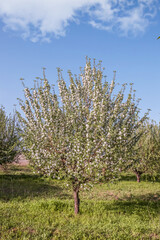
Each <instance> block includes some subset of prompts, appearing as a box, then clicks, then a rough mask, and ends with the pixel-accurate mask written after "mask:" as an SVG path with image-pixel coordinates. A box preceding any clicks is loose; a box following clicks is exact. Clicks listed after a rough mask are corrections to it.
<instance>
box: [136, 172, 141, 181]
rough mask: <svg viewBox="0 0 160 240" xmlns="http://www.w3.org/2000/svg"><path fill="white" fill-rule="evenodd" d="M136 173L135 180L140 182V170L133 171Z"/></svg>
mask: <svg viewBox="0 0 160 240" xmlns="http://www.w3.org/2000/svg"><path fill="white" fill-rule="evenodd" d="M135 173H136V177H137V182H140V180H141V174H142V173H141V172H138V171H137V172H135Z"/></svg>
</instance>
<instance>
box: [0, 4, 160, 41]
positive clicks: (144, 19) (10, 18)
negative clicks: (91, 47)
mask: <svg viewBox="0 0 160 240" xmlns="http://www.w3.org/2000/svg"><path fill="white" fill-rule="evenodd" d="M157 4H158V3H157V0H0V18H1V20H2V21H3V23H4V28H5V29H11V30H13V31H17V32H18V33H21V35H22V37H24V38H29V39H30V40H31V41H33V42H36V41H39V40H47V41H48V40H49V39H50V38H51V37H52V36H53V35H54V36H56V37H58V36H64V35H65V32H66V27H67V26H69V24H70V23H71V22H76V21H77V20H79V21H80V20H81V17H80V14H79V13H85V16H87V17H86V19H85V20H86V23H87V22H88V23H89V24H91V25H92V26H93V27H96V28H99V29H101V30H106V31H110V30H113V29H116V30H118V31H120V32H122V33H125V34H128V32H131V33H133V34H137V33H138V32H143V31H145V29H146V27H147V26H148V25H149V23H150V21H151V19H152V18H153V17H154V16H155V14H156V6H157Z"/></svg>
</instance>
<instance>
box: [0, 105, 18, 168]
mask: <svg viewBox="0 0 160 240" xmlns="http://www.w3.org/2000/svg"><path fill="white" fill-rule="evenodd" d="M16 125H17V123H16V116H15V115H13V116H11V115H9V116H7V115H6V112H5V109H4V108H3V107H2V106H1V107H0V165H5V164H7V163H10V162H12V161H13V160H14V157H15V155H16V154H17V151H18V147H17V146H18V141H19V137H18V132H17V128H16V127H17V126H16Z"/></svg>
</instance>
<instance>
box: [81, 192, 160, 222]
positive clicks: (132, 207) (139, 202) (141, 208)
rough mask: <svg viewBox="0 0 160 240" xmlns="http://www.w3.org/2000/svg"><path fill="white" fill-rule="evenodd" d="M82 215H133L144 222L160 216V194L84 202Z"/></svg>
mask: <svg viewBox="0 0 160 240" xmlns="http://www.w3.org/2000/svg"><path fill="white" fill-rule="evenodd" d="M81 203H82V207H81V214H85V213H86V214H87V213H88V214H90V215H93V214H98V215H102V216H104V215H105V214H106V215H108V214H114V215H115V214H116V215H117V214H118V215H124V216H125V215H132V214H136V215H137V216H139V217H140V218H142V220H143V219H144V218H145V219H146V218H147V219H148V220H149V219H150V218H151V217H153V216H154V217H156V216H158V215H160V192H159V193H156V194H154V195H153V194H146V195H139V196H132V198H127V197H126V198H123V199H119V200H115V201H97V202H96V201H93V200H90V201H88V202H87V201H83V202H81Z"/></svg>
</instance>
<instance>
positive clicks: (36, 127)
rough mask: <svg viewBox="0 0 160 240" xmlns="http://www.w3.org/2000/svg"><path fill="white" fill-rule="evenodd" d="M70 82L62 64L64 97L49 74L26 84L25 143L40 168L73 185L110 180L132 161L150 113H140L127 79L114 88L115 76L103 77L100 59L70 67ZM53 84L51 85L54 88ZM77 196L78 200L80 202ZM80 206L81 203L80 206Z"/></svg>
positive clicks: (60, 81) (24, 105)
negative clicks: (78, 71)
mask: <svg viewBox="0 0 160 240" xmlns="http://www.w3.org/2000/svg"><path fill="white" fill-rule="evenodd" d="M69 78H70V85H69V87H67V85H66V83H65V81H64V79H63V77H62V71H61V70H60V69H58V85H59V92H60V98H61V102H60V101H59V100H58V99H59V98H58V97H57V95H56V94H55V92H54V89H53V87H52V88H51V86H50V85H49V82H48V80H47V79H46V77H45V72H44V78H43V79H41V83H39V82H35V86H34V88H32V89H29V88H27V87H25V89H24V93H25V98H26V100H25V101H22V100H20V105H21V109H22V110H23V111H24V113H25V118H23V117H22V116H21V115H20V114H19V119H20V122H21V124H22V129H23V132H22V139H23V141H22V142H23V147H24V149H25V150H26V154H28V157H29V158H30V159H31V163H32V164H33V166H34V167H35V169H37V170H38V172H40V173H42V174H45V175H49V176H51V177H53V178H65V179H67V180H68V181H69V182H70V183H71V184H72V188H73V191H74V197H75V204H76V205H79V199H78V192H79V189H80V188H81V187H85V186H86V184H90V183H95V182H99V181H102V180H103V179H105V180H107V181H109V180H112V179H114V178H115V177H116V175H117V174H118V173H119V171H120V170H122V169H123V168H125V167H126V166H128V164H131V162H132V161H133V158H132V147H133V146H134V145H135V144H136V142H137V141H138V139H139V137H140V135H139V134H138V133H137V129H139V128H140V127H141V125H142V124H143V122H144V120H145V119H146V115H145V116H144V117H143V118H142V119H139V116H138V114H139V109H138V103H139V100H136V99H135V94H134V91H133V89H132V85H131V87H130V92H129V94H128V95H127V94H126V95H125V90H126V84H124V85H122V87H121V89H120V90H119V91H118V93H117V94H115V91H114V90H115V86H116V84H115V78H114V79H113V80H112V82H111V84H109V83H108V82H107V81H106V79H103V71H102V66H101V63H99V64H98V65H97V66H96V65H95V63H94V65H93V68H92V66H91V61H90V60H88V59H87V60H86V66H85V68H84V70H81V74H80V75H79V76H75V78H74V77H73V75H72V74H71V72H69ZM51 90H52V91H51ZM76 201H77V202H76ZM76 211H78V209H77V210H76Z"/></svg>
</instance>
